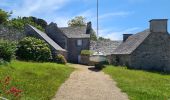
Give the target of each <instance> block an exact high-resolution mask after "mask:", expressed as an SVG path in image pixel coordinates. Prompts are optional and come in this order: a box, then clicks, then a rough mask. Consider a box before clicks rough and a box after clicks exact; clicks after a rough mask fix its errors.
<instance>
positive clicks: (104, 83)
mask: <svg viewBox="0 0 170 100" xmlns="http://www.w3.org/2000/svg"><path fill="white" fill-rule="evenodd" d="M72 66H74V67H75V68H76V69H77V70H76V71H74V72H73V73H72V74H71V76H70V78H69V79H68V80H67V81H66V82H65V83H64V84H63V85H62V86H61V87H60V89H59V91H58V92H57V94H56V96H55V97H54V98H53V99H52V100H128V96H127V95H126V94H125V93H122V92H121V91H120V89H119V88H118V87H116V83H115V82H114V81H113V80H112V79H111V78H110V77H109V76H108V75H106V74H104V73H103V72H95V71H91V70H89V69H88V68H89V67H87V66H83V65H72Z"/></svg>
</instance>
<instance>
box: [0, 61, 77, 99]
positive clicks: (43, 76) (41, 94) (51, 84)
mask: <svg viewBox="0 0 170 100" xmlns="http://www.w3.org/2000/svg"><path fill="white" fill-rule="evenodd" d="M73 70H74V69H73V68H71V67H68V65H60V64H55V63H31V62H21V61H12V62H11V63H10V64H9V65H8V66H0V79H3V78H4V77H6V76H10V77H11V78H12V83H11V86H16V87H17V88H19V89H21V90H23V93H22V97H21V100H50V99H51V98H52V97H53V96H54V95H55V93H56V91H57V89H58V88H59V86H61V84H62V83H63V82H64V81H65V80H66V79H67V78H68V77H69V75H70V74H71V72H72V71H73ZM7 98H8V99H10V100H11V99H12V98H11V97H7Z"/></svg>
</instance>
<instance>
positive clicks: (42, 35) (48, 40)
mask: <svg viewBox="0 0 170 100" xmlns="http://www.w3.org/2000/svg"><path fill="white" fill-rule="evenodd" d="M28 26H29V27H30V28H31V29H33V30H34V31H35V32H36V33H37V34H38V35H39V36H41V37H42V38H43V39H44V40H45V41H46V42H47V43H48V44H49V45H50V46H52V47H53V48H55V49H56V50H59V51H66V50H65V49H63V48H61V47H60V46H59V45H58V44H57V43H55V42H54V41H53V40H52V39H51V38H50V37H48V35H47V34H45V33H44V32H42V31H40V30H38V29H37V28H35V27H33V26H31V25H28Z"/></svg>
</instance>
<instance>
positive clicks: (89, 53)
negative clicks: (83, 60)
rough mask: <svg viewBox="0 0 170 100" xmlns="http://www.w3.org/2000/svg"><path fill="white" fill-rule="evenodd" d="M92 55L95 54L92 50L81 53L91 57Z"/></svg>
mask: <svg viewBox="0 0 170 100" xmlns="http://www.w3.org/2000/svg"><path fill="white" fill-rule="evenodd" d="M91 54H93V52H92V51H90V50H82V51H81V55H85V56H90V55H91Z"/></svg>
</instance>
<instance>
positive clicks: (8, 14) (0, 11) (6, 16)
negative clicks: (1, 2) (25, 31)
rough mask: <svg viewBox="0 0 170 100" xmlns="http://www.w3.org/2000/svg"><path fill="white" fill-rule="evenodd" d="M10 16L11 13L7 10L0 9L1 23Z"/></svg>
mask: <svg viewBox="0 0 170 100" xmlns="http://www.w3.org/2000/svg"><path fill="white" fill-rule="evenodd" d="M10 16H11V13H8V12H5V11H3V10H2V9H0V24H3V23H5V22H7V21H8V19H9V17H10Z"/></svg>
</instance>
